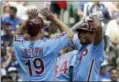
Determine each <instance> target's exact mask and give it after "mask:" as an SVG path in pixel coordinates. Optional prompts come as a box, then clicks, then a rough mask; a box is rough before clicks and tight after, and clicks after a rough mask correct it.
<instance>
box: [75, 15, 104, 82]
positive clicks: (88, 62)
mask: <svg viewBox="0 0 119 82" xmlns="http://www.w3.org/2000/svg"><path fill="white" fill-rule="evenodd" d="M73 30H74V31H75V32H77V34H76V35H75V36H74V37H75V38H74V40H73V43H74V45H75V46H76V47H77V49H78V54H77V55H76V63H75V67H74V77H73V80H74V81H88V82H89V81H99V79H98V76H99V70H100V66H101V63H102V62H103V60H104V57H103V55H104V41H103V39H102V38H103V37H102V26H101V23H100V21H99V20H98V19H97V16H96V15H93V16H92V17H84V18H83V19H82V20H81V21H80V22H79V23H77V24H76V25H74V27H73Z"/></svg>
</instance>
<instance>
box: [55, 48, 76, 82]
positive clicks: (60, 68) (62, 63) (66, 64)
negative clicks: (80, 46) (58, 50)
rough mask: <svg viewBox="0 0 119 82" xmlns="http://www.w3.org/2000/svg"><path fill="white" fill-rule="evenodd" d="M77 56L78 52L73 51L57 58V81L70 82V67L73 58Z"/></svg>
mask: <svg viewBox="0 0 119 82" xmlns="http://www.w3.org/2000/svg"><path fill="white" fill-rule="evenodd" d="M76 54H77V50H73V51H70V52H67V53H64V54H63V55H61V56H59V57H58V58H57V63H56V68H55V81H70V75H69V74H70V73H69V72H70V70H69V68H70V66H71V63H72V59H73V57H74V56H75V55H76Z"/></svg>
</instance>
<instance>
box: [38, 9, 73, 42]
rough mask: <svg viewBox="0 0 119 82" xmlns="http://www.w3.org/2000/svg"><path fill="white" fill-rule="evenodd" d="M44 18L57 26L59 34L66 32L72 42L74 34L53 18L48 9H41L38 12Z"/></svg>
mask: <svg viewBox="0 0 119 82" xmlns="http://www.w3.org/2000/svg"><path fill="white" fill-rule="evenodd" d="M40 13H41V14H42V15H43V16H44V17H46V18H47V19H48V20H50V21H51V22H53V23H54V24H56V25H57V27H58V28H59V29H60V31H61V32H66V33H67V34H68V37H69V38H70V39H71V40H72V38H73V35H74V33H73V32H72V31H71V30H70V29H69V27H68V26H66V25H65V24H64V23H63V22H62V21H60V20H59V19H58V18H56V17H55V15H53V14H52V13H51V12H50V11H49V10H48V9H46V8H44V9H41V12H40Z"/></svg>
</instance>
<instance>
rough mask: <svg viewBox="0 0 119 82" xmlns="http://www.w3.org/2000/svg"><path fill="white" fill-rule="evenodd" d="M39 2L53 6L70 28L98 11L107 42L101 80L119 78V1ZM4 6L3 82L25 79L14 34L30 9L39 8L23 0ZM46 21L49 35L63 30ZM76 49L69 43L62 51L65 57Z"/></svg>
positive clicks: (2, 32)
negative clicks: (17, 57) (21, 73)
mask: <svg viewBox="0 0 119 82" xmlns="http://www.w3.org/2000/svg"><path fill="white" fill-rule="evenodd" d="M38 3H42V4H44V7H47V8H49V9H50V10H51V11H52V12H53V13H54V14H55V15H56V16H57V17H58V18H59V19H60V20H62V21H63V22H64V23H65V24H67V25H68V26H69V27H70V28H71V27H72V26H73V25H74V24H76V23H77V22H79V21H80V20H81V18H82V17H83V16H90V15H91V14H92V13H93V14H97V13H98V15H99V19H100V21H101V23H102V26H103V37H104V41H105V49H104V50H105V55H104V56H105V60H104V62H103V63H102V64H101V68H100V80H101V81H113V80H119V2H100V0H95V1H93V2H88V1H87V2H86V1H85V2H83V1H81V2H80V1H77V2H73V1H49V2H38ZM1 8H2V14H1V80H2V82H3V81H6V80H10V81H15V82H16V81H22V79H21V77H20V76H19V71H20V66H19V64H18V62H17V60H16V58H15V54H14V48H13V35H14V32H15V30H16V29H17V28H18V27H19V26H20V24H21V23H22V22H23V20H27V19H28V14H29V10H30V9H32V8H38V6H37V5H35V4H32V5H31V4H29V2H28V1H25V2H24V1H20V0H19V1H18V2H10V1H9V2H7V1H6V2H2V3H1ZM45 24H46V27H45V31H46V33H45V35H46V36H45V37H48V38H50V37H54V36H57V35H58V34H59V33H60V31H59V30H58V29H57V27H56V26H55V25H54V24H53V23H50V22H45ZM74 51H75V48H74V47H73V46H69V47H67V48H65V49H63V50H62V51H61V52H60V54H63V55H62V57H65V56H67V53H69V52H72V53H73V54H76V52H74ZM70 54H71V53H70Z"/></svg>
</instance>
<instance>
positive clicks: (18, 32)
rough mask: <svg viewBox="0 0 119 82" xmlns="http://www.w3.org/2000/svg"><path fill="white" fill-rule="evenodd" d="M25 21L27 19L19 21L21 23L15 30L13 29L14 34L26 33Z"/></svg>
mask: <svg viewBox="0 0 119 82" xmlns="http://www.w3.org/2000/svg"><path fill="white" fill-rule="evenodd" d="M26 22H27V21H23V22H22V23H21V25H20V26H19V28H17V30H16V31H15V33H14V35H23V34H25V33H26Z"/></svg>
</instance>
